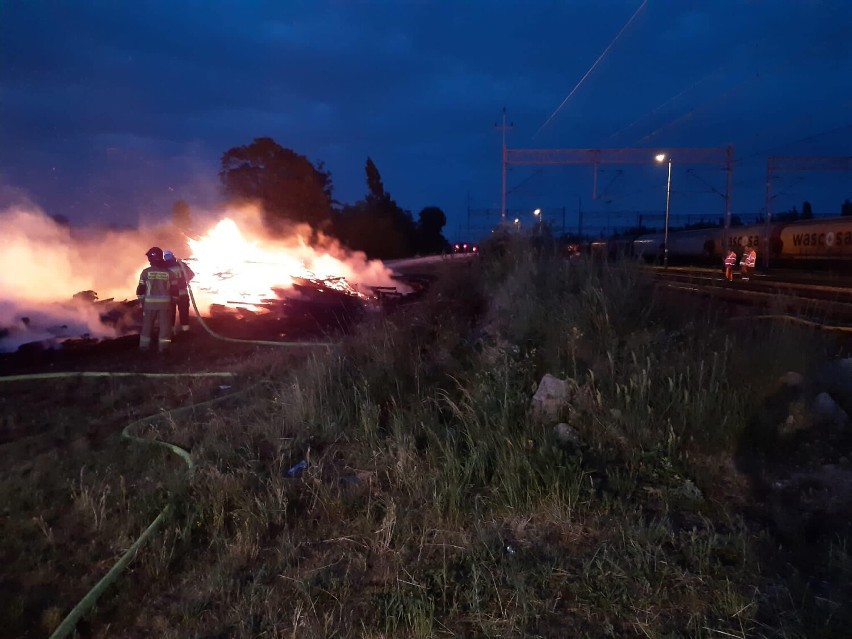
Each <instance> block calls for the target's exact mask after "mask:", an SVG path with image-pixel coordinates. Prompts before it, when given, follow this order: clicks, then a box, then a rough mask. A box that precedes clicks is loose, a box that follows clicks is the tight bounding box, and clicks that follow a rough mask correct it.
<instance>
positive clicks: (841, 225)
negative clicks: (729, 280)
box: [589, 217, 852, 268]
mask: <svg viewBox="0 0 852 639" xmlns="http://www.w3.org/2000/svg"><path fill="white" fill-rule="evenodd" d="M748 245H752V246H754V247H756V248H757V251H758V262H759V263H760V264H762V263H763V259H764V257H765V255H766V251H767V250H768V251H769V258H770V263H771V264H775V265H796V264H801V265H812V266H816V265H823V266H827V267H828V266H847V267H850V268H852V217H834V218H822V219H814V220H800V221H797V222H773V223H771V224H768V225H767V224H752V225H746V226H735V227H731V228H729V229H727V230H725V229H722V228H709V229H695V230H689V231H669V263H680V264H712V265H719V264H721V262H722V259H723V258H724V256H725V254H726V253H727V249H728V248H732V249H734V251H735V252H736V253H737V255H738V256H739V255H742V251H743V249H744V248H745V247H746V246H748ZM663 248H664V234H663V233H650V234H645V235H639V236H636V237H633V238H617V239H613V240H599V241H596V242H592V243H591V245H590V247H589V249H590V251H591V253H592V254H593V255H597V256H601V257H603V256H606V257H609V258H615V257H619V256H623V257H635V258H641V259H644V260H646V261H649V262H653V261H662V258H663Z"/></svg>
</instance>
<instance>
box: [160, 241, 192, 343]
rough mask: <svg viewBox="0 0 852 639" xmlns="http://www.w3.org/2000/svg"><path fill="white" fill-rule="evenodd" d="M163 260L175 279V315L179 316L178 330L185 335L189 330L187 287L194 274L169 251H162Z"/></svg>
mask: <svg viewBox="0 0 852 639" xmlns="http://www.w3.org/2000/svg"><path fill="white" fill-rule="evenodd" d="M163 259H164V260H165V262H166V266H167V267H168V268H169V270H170V271H171V272H172V274H173V275H174V276H175V278H176V279H177V283H178V297H177V314H178V315H179V316H180V330H181V331H182V332H184V333H185V332H187V331H188V330H189V290H188V289H187V285H188V284H189V283H190V282H191V281H192V278H193V277H195V273H193V272H192V269H191V268H189V266H187V265H186V262H182V261H181V260H178V259H177V258H176V257H175V254H174V253H172V252H171V251H163ZM172 316H173V317H174V309H172Z"/></svg>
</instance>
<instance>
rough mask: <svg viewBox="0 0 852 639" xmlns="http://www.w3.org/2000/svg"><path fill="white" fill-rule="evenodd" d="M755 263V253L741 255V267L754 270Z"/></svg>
mask: <svg viewBox="0 0 852 639" xmlns="http://www.w3.org/2000/svg"><path fill="white" fill-rule="evenodd" d="M756 262H757V251H751V252H749V253H744V254H743V259H742V261H741V262H740V265H741V266H749V267H751V268H754V265H755V263H756Z"/></svg>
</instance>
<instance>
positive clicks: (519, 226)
mask: <svg viewBox="0 0 852 639" xmlns="http://www.w3.org/2000/svg"><path fill="white" fill-rule="evenodd" d="M515 230H516V231H520V230H521V219H520V218H517V217H516V218H515Z"/></svg>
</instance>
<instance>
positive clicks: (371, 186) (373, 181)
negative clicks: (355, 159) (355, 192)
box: [365, 157, 385, 200]
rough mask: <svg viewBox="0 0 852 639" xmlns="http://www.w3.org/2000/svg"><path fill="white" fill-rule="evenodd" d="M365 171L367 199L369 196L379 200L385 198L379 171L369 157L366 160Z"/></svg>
mask: <svg viewBox="0 0 852 639" xmlns="http://www.w3.org/2000/svg"><path fill="white" fill-rule="evenodd" d="M365 169H366V171H367V189H368V191H369V194H368V197H370V196H371V197H373V198H375V199H377V200H380V199H381V198H383V197H384V196H385V185H384V184H382V176H381V175H380V174H379V170H378V169H377V168H376V165H375V164H374V163H373V160H372V159H371V158H370V157H368V158H367V165H366V167H365Z"/></svg>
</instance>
